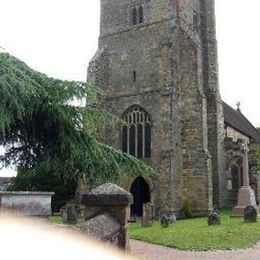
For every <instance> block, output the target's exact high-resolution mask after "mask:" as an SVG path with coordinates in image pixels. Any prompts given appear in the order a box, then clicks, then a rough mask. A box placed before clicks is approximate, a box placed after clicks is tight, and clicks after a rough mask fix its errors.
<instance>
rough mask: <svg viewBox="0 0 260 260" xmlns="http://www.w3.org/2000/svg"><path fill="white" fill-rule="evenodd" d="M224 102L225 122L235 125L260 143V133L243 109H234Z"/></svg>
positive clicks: (238, 129) (235, 127) (234, 126)
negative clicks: (242, 111) (243, 112)
mask: <svg viewBox="0 0 260 260" xmlns="http://www.w3.org/2000/svg"><path fill="white" fill-rule="evenodd" d="M223 103H224V121H225V124H227V125H229V126H231V127H233V128H234V129H236V130H237V131H239V132H241V133H243V134H244V135H246V136H248V137H249V138H250V139H252V141H253V142H257V143H260V133H259V132H258V131H257V130H256V128H255V127H254V126H253V125H252V124H251V123H250V121H249V120H248V119H247V118H246V117H245V116H244V115H243V114H242V113H241V111H240V110H239V109H238V110H235V109H233V108H232V107H231V106H229V105H228V104H226V103H225V102H223Z"/></svg>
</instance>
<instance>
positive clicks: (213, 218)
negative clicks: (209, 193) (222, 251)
mask: <svg viewBox="0 0 260 260" xmlns="http://www.w3.org/2000/svg"><path fill="white" fill-rule="evenodd" d="M220 224H221V217H220V215H219V214H218V213H217V212H215V211H213V212H212V213H211V214H210V215H209V216H208V225H209V226H215V225H220Z"/></svg>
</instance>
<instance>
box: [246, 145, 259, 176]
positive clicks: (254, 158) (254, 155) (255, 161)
mask: <svg viewBox="0 0 260 260" xmlns="http://www.w3.org/2000/svg"><path fill="white" fill-rule="evenodd" d="M249 158H250V165H251V170H252V171H260V148H255V149H253V150H251V151H250V154H249Z"/></svg>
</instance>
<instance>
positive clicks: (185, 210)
mask: <svg viewBox="0 0 260 260" xmlns="http://www.w3.org/2000/svg"><path fill="white" fill-rule="evenodd" d="M181 213H182V214H183V216H184V217H185V218H191V217H192V208H191V204H190V202H189V201H188V200H184V202H183V205H182V208H181Z"/></svg>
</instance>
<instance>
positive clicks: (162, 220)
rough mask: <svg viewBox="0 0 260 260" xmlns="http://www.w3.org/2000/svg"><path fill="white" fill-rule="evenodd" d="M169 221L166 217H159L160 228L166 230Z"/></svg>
mask: <svg viewBox="0 0 260 260" xmlns="http://www.w3.org/2000/svg"><path fill="white" fill-rule="evenodd" d="M169 224H170V223H169V220H168V218H167V216H166V215H163V216H161V227H162V228H168V227H169Z"/></svg>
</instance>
